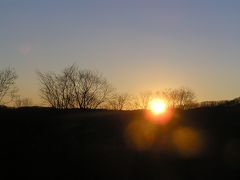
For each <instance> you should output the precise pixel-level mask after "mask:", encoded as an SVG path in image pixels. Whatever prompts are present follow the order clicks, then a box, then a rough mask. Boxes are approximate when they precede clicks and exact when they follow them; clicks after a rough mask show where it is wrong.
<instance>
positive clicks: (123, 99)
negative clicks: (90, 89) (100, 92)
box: [109, 93, 130, 110]
mask: <svg viewBox="0 0 240 180" xmlns="http://www.w3.org/2000/svg"><path fill="white" fill-rule="evenodd" d="M129 97H130V96H129V95H128V94H127V93H118V94H114V95H113V98H112V99H111V100H110V101H109V106H110V109H113V110H123V109H126V105H127V103H128V100H129Z"/></svg>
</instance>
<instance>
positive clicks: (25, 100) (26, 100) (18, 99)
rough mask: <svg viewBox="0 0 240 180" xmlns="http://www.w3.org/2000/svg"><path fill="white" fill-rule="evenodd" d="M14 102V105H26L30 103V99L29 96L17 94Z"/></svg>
mask: <svg viewBox="0 0 240 180" xmlns="http://www.w3.org/2000/svg"><path fill="white" fill-rule="evenodd" d="M14 104H15V106H16V107H26V106H31V105H32V100H31V99H30V98H22V97H20V96H17V97H16V98H15V99H14Z"/></svg>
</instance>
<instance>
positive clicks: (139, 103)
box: [133, 91, 153, 109]
mask: <svg viewBox="0 0 240 180" xmlns="http://www.w3.org/2000/svg"><path fill="white" fill-rule="evenodd" d="M152 96H153V94H152V92H151V91H144V92H141V93H139V94H138V96H136V97H135V98H134V100H133V106H134V107H135V109H147V107H148V104H149V102H150V100H151V98H152Z"/></svg>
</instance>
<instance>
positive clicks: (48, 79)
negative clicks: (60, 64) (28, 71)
mask: <svg viewBox="0 0 240 180" xmlns="http://www.w3.org/2000/svg"><path fill="white" fill-rule="evenodd" d="M38 75H39V78H40V82H41V88H40V91H41V97H42V99H44V100H45V101H46V102H47V103H48V104H50V105H51V106H52V107H56V108H71V107H77V108H81V109H86V108H91V109H95V108H98V107H99V106H100V105H101V104H103V103H104V102H106V101H108V99H109V98H110V95H111V93H112V90H113V88H112V87H111V85H110V84H109V83H108V82H107V80H106V79H105V78H103V77H102V76H101V75H100V74H98V73H96V72H93V71H90V70H80V69H79V68H78V66H77V65H75V64H73V65H72V66H70V67H67V68H65V69H64V71H63V72H62V74H55V73H40V72H38Z"/></svg>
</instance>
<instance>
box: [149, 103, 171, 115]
mask: <svg viewBox="0 0 240 180" xmlns="http://www.w3.org/2000/svg"><path fill="white" fill-rule="evenodd" d="M148 109H149V110H151V111H152V113H153V114H154V115H159V114H162V113H164V112H165V111H166V109H167V105H166V103H165V102H164V101H163V100H160V99H153V100H151V101H150V102H149V106H148Z"/></svg>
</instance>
